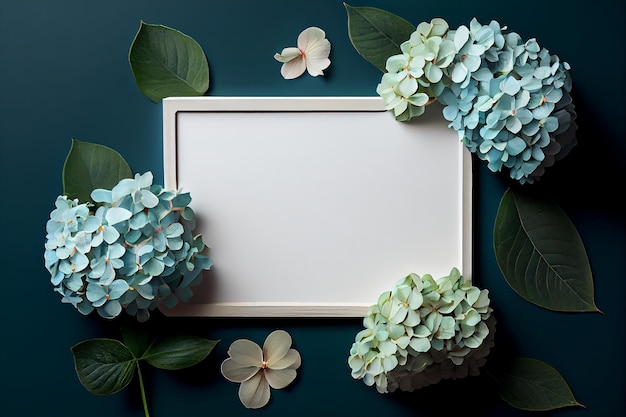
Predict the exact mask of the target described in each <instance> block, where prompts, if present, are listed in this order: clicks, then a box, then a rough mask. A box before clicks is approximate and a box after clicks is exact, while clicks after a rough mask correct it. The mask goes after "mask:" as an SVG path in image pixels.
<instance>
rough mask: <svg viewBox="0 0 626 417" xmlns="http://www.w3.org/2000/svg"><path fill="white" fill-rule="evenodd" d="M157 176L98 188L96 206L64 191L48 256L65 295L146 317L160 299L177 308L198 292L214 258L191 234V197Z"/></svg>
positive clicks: (110, 312)
mask: <svg viewBox="0 0 626 417" xmlns="http://www.w3.org/2000/svg"><path fill="white" fill-rule="evenodd" d="M152 182H153V176H152V173H151V172H146V173H145V174H143V175H139V174H137V175H135V177H134V178H127V179H123V180H121V181H120V182H119V183H118V184H117V185H116V186H115V187H113V189H112V190H105V189H96V190H94V191H93V192H92V193H91V198H92V200H93V201H94V202H95V203H96V204H95V205H94V204H93V203H80V202H79V201H78V200H76V199H74V200H71V199H68V197H67V196H59V197H57V199H56V203H55V206H56V208H55V209H54V210H53V211H52V212H51V213H50V219H49V220H48V222H47V223H46V243H45V251H44V260H45V266H46V268H47V269H48V271H49V272H50V275H51V282H52V285H53V286H54V289H55V291H57V292H58V293H59V294H61V296H62V300H61V301H62V302H64V303H69V304H72V305H73V306H74V307H75V308H76V309H77V310H78V311H79V312H81V313H82V314H85V315H87V314H90V313H91V312H92V311H93V310H96V311H97V312H98V314H100V316H102V317H104V318H107V319H111V318H114V317H117V316H118V315H119V314H120V313H121V312H122V310H125V311H126V312H127V313H129V314H130V315H133V316H136V317H137V319H138V320H139V321H142V322H143V321H146V320H148V318H149V317H150V311H152V310H154V309H155V308H156V307H157V306H158V305H159V303H163V304H164V305H166V306H167V307H174V306H175V305H176V304H177V303H178V301H179V300H180V301H187V300H189V298H190V297H191V296H192V295H193V293H192V291H191V289H190V287H192V286H194V285H197V284H199V283H200V282H201V280H202V274H201V271H202V270H208V269H210V267H211V265H212V261H211V259H210V258H208V257H207V256H205V255H203V254H202V252H203V250H204V247H205V245H204V243H203V241H202V238H201V236H199V235H198V236H193V235H192V231H193V229H194V228H195V214H194V212H193V210H192V209H191V207H189V203H190V202H191V197H190V195H189V193H181V192H178V191H168V190H164V189H163V188H162V187H161V186H158V185H153V184H152Z"/></svg>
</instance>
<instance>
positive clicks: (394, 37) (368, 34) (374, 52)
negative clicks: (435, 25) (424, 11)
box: [344, 3, 416, 72]
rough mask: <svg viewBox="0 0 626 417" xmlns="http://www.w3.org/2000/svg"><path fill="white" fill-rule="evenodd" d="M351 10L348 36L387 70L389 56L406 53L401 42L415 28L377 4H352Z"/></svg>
mask: <svg viewBox="0 0 626 417" xmlns="http://www.w3.org/2000/svg"><path fill="white" fill-rule="evenodd" d="M344 6H345V8H346V11H347V13H348V36H349V37H350V42H352V46H354V48H355V49H356V50H357V52H358V53H359V54H360V55H361V56H362V57H363V58H365V59H366V60H367V61H368V62H369V63H370V64H372V65H374V66H375V67H376V68H378V69H379V70H381V71H382V72H385V64H386V62H387V58H389V57H390V56H392V55H397V54H400V53H402V51H401V50H400V45H401V44H402V43H403V42H405V41H407V40H408V39H409V38H410V37H411V34H412V33H413V32H414V31H415V29H416V28H415V26H413V25H412V24H411V23H409V22H408V21H406V20H405V19H403V18H401V17H400V16H397V15H395V14H393V13H390V12H387V11H385V10H381V9H377V8H375V7H352V6H350V5H348V4H347V3H344Z"/></svg>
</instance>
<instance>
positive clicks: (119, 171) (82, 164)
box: [63, 139, 133, 203]
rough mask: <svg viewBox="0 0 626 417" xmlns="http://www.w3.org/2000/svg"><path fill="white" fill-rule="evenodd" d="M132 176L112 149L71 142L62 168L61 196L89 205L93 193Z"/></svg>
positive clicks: (122, 160) (125, 164)
mask: <svg viewBox="0 0 626 417" xmlns="http://www.w3.org/2000/svg"><path fill="white" fill-rule="evenodd" d="M132 175H133V174H132V171H131V169H130V166H129V165H128V164H127V163H126V161H125V160H124V158H122V156H121V155H120V154H119V153H117V152H116V151H114V150H113V149H111V148H107V147H106V146H103V145H97V144H94V143H89V142H81V141H79V140H76V139H72V146H71V148H70V151H69V153H68V154H67V157H66V158H65V164H64V165H63V194H65V195H66V196H68V197H69V198H71V199H74V198H78V200H79V201H80V202H81V203H85V202H88V201H91V192H92V191H93V190H94V189H96V188H106V189H109V190H110V189H111V188H113V187H114V186H115V185H117V183H118V182H119V181H120V180H121V179H123V178H130V177H132Z"/></svg>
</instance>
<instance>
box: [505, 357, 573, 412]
mask: <svg viewBox="0 0 626 417" xmlns="http://www.w3.org/2000/svg"><path fill="white" fill-rule="evenodd" d="M493 377H494V379H495V380H496V382H497V384H498V393H499V395H500V397H501V398H502V399H503V400H504V401H505V402H507V403H508V404H510V405H511V406H512V407H515V408H519V409H521V410H529V411H546V410H554V409H557V408H563V407H570V406H579V407H584V406H583V405H582V404H580V403H579V402H578V401H576V399H575V398H574V395H573V394H572V391H571V390H570V388H569V386H568V385H567V383H566V382H565V380H564V379H563V377H562V376H561V374H559V373H558V372H557V371H556V369H554V368H553V367H551V366H549V365H547V364H545V363H543V362H541V361H538V360H536V359H527V358H516V359H513V361H512V363H511V366H510V367H509V368H508V369H505V370H502V371H501V373H499V374H497V375H493Z"/></svg>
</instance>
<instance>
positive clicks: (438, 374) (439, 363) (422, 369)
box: [348, 268, 495, 393]
mask: <svg viewBox="0 0 626 417" xmlns="http://www.w3.org/2000/svg"><path fill="white" fill-rule="evenodd" d="M489 303H490V300H489V293H488V290H484V289H483V290H481V289H479V288H477V287H475V286H473V285H472V284H471V282H470V280H468V279H465V278H463V276H462V275H461V273H460V271H459V270H458V269H457V268H453V269H452V270H451V272H450V274H449V275H448V276H444V277H441V278H437V279H435V278H433V277H432V275H429V274H426V275H423V276H421V277H420V276H418V275H417V274H409V275H408V276H406V277H405V278H403V279H401V280H399V281H398V282H397V283H396V285H395V287H394V288H393V289H392V290H390V291H387V292H384V293H383V294H381V295H380V297H379V298H378V302H377V303H376V304H374V305H372V306H371V307H370V308H369V309H368V311H367V313H366V315H365V317H364V318H363V326H364V329H363V330H361V331H360V332H359V333H357V335H356V337H355V341H354V343H353V344H352V347H351V349H350V355H349V357H348V364H349V366H350V368H351V374H352V377H353V378H354V379H362V380H363V382H364V383H365V384H366V385H368V386H373V385H375V386H376V389H377V391H378V392H380V393H388V392H394V391H396V390H398V389H399V390H401V391H413V390H416V389H419V388H422V387H425V386H427V385H431V384H435V383H437V382H439V381H440V380H442V379H457V378H463V377H466V376H468V375H478V373H479V368H480V367H481V366H483V365H484V364H485V363H486V357H487V355H488V354H489V351H490V349H491V347H492V346H493V337H494V333H495V318H494V316H493V315H492V308H491V307H490V306H489Z"/></svg>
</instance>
